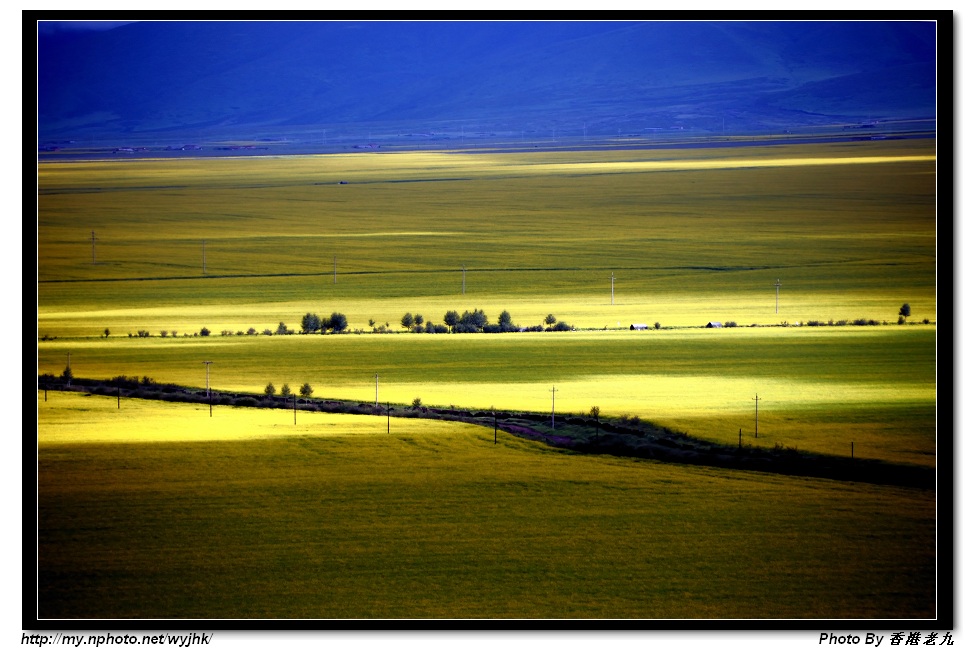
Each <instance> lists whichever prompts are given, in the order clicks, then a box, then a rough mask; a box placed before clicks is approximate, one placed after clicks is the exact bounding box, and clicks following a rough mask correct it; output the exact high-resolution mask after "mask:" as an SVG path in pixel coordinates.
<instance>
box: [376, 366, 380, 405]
mask: <svg viewBox="0 0 975 650" xmlns="http://www.w3.org/2000/svg"><path fill="white" fill-rule="evenodd" d="M376 407H377V408H378V407H379V373H378V372H377V373H376Z"/></svg>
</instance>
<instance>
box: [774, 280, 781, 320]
mask: <svg viewBox="0 0 975 650" xmlns="http://www.w3.org/2000/svg"><path fill="white" fill-rule="evenodd" d="M781 286H782V283H781V282H779V279H778V278H776V279H775V313H776V314H777V313H779V287H781Z"/></svg>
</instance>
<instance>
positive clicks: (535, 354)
mask: <svg viewBox="0 0 975 650" xmlns="http://www.w3.org/2000/svg"><path fill="white" fill-rule="evenodd" d="M935 179H936V156H935V149H934V142H933V141H924V140H917V141H907V140H905V141H893V140H891V141H878V142H856V143H853V142H850V143H832V144H818V145H806V146H797V145H789V146H756V147H742V148H715V149H672V150H664V149H657V150H646V151H558V152H541V151H540V152H531V153H504V152H473V153H470V152H464V153H456V152H454V153H446V152H444V153H437V152H423V153H391V154H386V153H382V154H380V153H362V154H352V155H323V156H266V157H264V156H262V157H250V158H209V159H198V160H194V159H170V160H151V159H148V160H138V159H128V160H121V159H120V160H112V161H76V162H61V163H44V164H42V165H40V166H39V168H38V223H37V229H38V247H37V254H38V284H37V316H38V323H37V327H38V342H37V363H38V373H48V374H52V375H55V376H57V375H60V374H61V373H62V371H64V369H65V367H66V365H68V364H69V363H70V367H71V370H72V373H73V374H74V375H75V376H77V377H92V378H110V377H114V376H117V375H127V376H136V377H150V378H152V379H153V380H154V381H156V382H161V383H176V384H181V385H185V386H194V387H198V388H202V387H203V386H205V382H206V381H207V377H208V375H207V369H209V382H210V385H211V387H212V388H213V390H215V391H218V392H224V393H234V392H253V393H260V392H261V391H262V390H263V389H264V387H265V385H266V384H268V383H273V384H274V385H275V386H276V387H278V388H280V387H281V385H282V384H284V383H288V384H289V385H290V387H291V389H292V390H293V391H297V389H298V387H299V386H301V384H303V383H305V382H307V383H309V384H310V385H312V386H313V387H314V395H315V397H334V398H338V399H352V400H359V401H362V402H364V403H372V402H373V401H374V400H376V401H380V402H387V401H388V402H392V403H393V404H409V403H411V402H412V401H413V400H414V399H416V398H420V399H421V400H422V403H423V404H424V405H430V406H436V405H443V406H448V405H453V406H458V407H463V408H472V409H477V408H480V409H485V408H490V407H492V406H494V407H497V408H499V409H509V410H528V411H535V412H542V413H547V412H549V410H550V409H554V410H556V411H557V412H559V413H572V414H582V413H588V412H589V410H590V409H591V408H592V407H593V406H598V407H599V408H600V411H601V413H602V414H603V415H604V417H607V418H611V417H620V416H623V415H628V416H638V417H640V418H641V419H642V420H646V421H652V422H656V423H658V424H661V425H664V426H667V427H671V428H673V429H676V430H679V431H684V432H687V433H688V434H690V435H692V436H696V437H700V438H704V439H708V440H713V441H717V442H722V443H726V444H735V443H737V441H738V439H739V432H740V431H741V432H742V434H743V437H744V440H745V442H746V444H751V445H758V446H764V447H772V446H784V447H787V448H797V449H799V450H803V451H814V452H818V453H825V454H833V455H838V456H844V457H849V455H850V453H851V445H854V444H855V449H856V455H857V457H858V458H870V459H877V460H884V461H890V462H896V463H908V464H917V465H924V466H928V467H932V466H937V461H938V458H937V455H936V451H937V450H939V449H943V444H942V445H939V430H938V423H939V422H938V417H937V415H938V413H937V404H938V402H937V374H936V371H937V271H938V269H937V236H936V235H937V217H938V215H937V211H936V204H937V202H936V198H937V197H936V192H935ZM776 285H778V286H776ZM904 304H909V305H910V315H909V316H907V318H906V322H904V323H903V324H898V315H899V310H900V309H901V307H902V305H904ZM474 309H483V310H484V311H485V313H486V314H487V315H488V317H489V318H490V319H491V320H492V321H494V320H495V319H497V318H498V316H499V314H500V313H501V312H502V311H508V312H509V313H510V315H511V317H512V320H513V322H514V323H515V324H517V325H520V326H522V327H530V326H537V325H541V324H542V323H543V320H544V319H545V317H546V316H547V315H549V314H552V315H554V316H555V317H556V318H557V319H558V320H560V321H564V322H566V323H568V324H571V325H572V326H573V327H574V331H568V332H521V333H507V334H414V333H407V332H406V331H405V329H404V328H402V327H401V326H400V319H401V317H402V316H403V315H404V314H405V313H410V314H422V315H423V316H424V318H425V320H427V321H430V322H434V323H441V322H443V318H444V315H445V313H446V312H447V311H448V310H456V311H458V312H463V311H465V310H474ZM333 312H338V313H341V314H344V315H345V316H346V317H347V319H348V331H347V332H346V333H343V334H328V335H321V334H309V335H302V334H291V335H279V334H273V333H272V334H271V335H267V334H264V332H265V331H268V332H274V331H276V330H277V329H278V328H279V326H280V325H282V324H283V325H284V326H285V327H286V328H287V329H292V330H299V323H300V320H301V318H302V316H303V315H305V314H306V313H316V314H319V315H322V316H326V317H327V316H328V315H329V314H331V313H333ZM709 322H717V323H721V324H722V325H723V327H722V328H720V329H706V328H704V325H705V324H706V323H709ZM854 322H865V323H871V324H868V325H854V324H853V323H854ZM633 324H646V325H648V327H649V329H647V330H631V329H630V326H631V325H633ZM658 325H659V328H658ZM204 328H206V330H207V331H208V332H209V335H208V336H203V335H201V330H203V329H204ZM377 330H381V331H382V330H384V331H386V332H388V333H377ZM140 332H141V333H142V335H141V336H140ZM204 361H210V362H212V363H211V364H209V367H207V366H205V365H204V363H203V362H204ZM377 376H378V377H377ZM754 398H758V399H757V400H756V399H754ZM756 404H757V415H756ZM121 407H122V408H121V409H119V408H117V405H116V401H115V400H114V399H110V398H100V397H95V396H91V397H83V396H81V395H79V394H75V393H60V392H57V391H51V395H50V399H49V401H44V398H43V396H42V393H41V392H40V391H39V392H38V411H37V417H38V472H39V480H38V490H39V492H38V496H39V510H38V517H39V520H38V522H39V533H38V534H39V536H38V539H39V553H38V559H39V579H40V584H39V612H40V613H41V614H42V615H46V616H51V617H68V618H88V617H92V618H103V617H109V618H111V617H116V616H117V617H136V618H140V617H161V618H170V617H204V618H209V617H225V616H230V617H236V616H240V617H245V618H250V617H256V618H292V617H293V618H321V617H324V618H356V619H362V618H365V619H369V618H465V617H472V618H481V617H484V618H607V617H608V618H691V619H693V618H819V617H825V618H873V617H877V618H926V617H930V616H931V615H933V614H934V612H935V610H936V609H937V607H938V603H936V599H935V593H934V591H935V575H934V574H935V565H936V536H935V528H936V524H937V520H936V513H935V503H936V493H935V491H932V490H908V489H900V488H890V487H880V486H869V485H865V484H845V483H838V482H831V481H824V480H813V479H799V478H789V477H783V476H772V475H765V474H760V473H750V472H732V471H727V470H717V469H706V468H700V467H697V468H695V467H686V466H679V465H667V464H663V463H655V462H652V461H638V460H632V459H623V458H611V457H601V456H579V455H574V454H570V453H566V452H564V451H559V450H555V449H551V448H547V447H545V446H543V445H540V444H536V443H532V442H528V441H524V440H519V439H517V438H514V437H512V436H508V435H505V436H502V437H501V438H499V444H498V445H497V446H495V445H494V444H493V436H492V432H491V431H489V430H481V429H479V428H477V427H473V426H469V425H461V424H456V423H454V424H447V423H436V422H431V421H427V420H409V421H407V420H401V421H400V422H399V424H400V426H401V427H408V428H406V429H402V428H401V429H399V430H398V431H397V430H396V425H397V421H396V419H395V418H394V419H393V422H392V426H393V429H394V431H393V433H392V434H390V435H387V434H386V429H385V427H386V420H385V418H375V417H367V416H338V415H325V414H320V413H315V414H310V413H299V414H298V423H297V424H293V423H292V419H291V418H292V413H290V412H288V411H266V412H265V411H260V410H255V409H237V408H233V407H225V406H218V407H215V408H214V411H213V417H210V416H209V413H208V410H207V409H206V408H205V407H203V406H194V405H186V404H180V405H175V404H162V403H159V404H153V403H146V402H140V401H139V400H123V401H122V404H121ZM756 429H757V436H756ZM943 435H944V434H943V432H942V436H943ZM942 442H943V441H942ZM91 522H95V523H94V524H92V523H91ZM186 575H194V576H197V577H196V578H194V579H193V580H191V581H189V582H186V580H185V576H186ZM137 576H142V578H141V580H140V579H137ZM92 594H94V596H93V595H92Z"/></svg>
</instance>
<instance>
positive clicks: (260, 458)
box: [38, 393, 935, 619]
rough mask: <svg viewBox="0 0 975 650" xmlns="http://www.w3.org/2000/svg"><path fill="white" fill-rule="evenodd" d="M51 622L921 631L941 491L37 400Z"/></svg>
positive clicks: (381, 425)
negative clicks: (835, 622)
mask: <svg viewBox="0 0 975 650" xmlns="http://www.w3.org/2000/svg"><path fill="white" fill-rule="evenodd" d="M38 418H39V423H40V424H41V427H40V433H39V447H38V470H39V481H38V491H39V507H38V521H39V533H38V535H39V537H38V539H39V553H38V556H39V561H40V573H39V579H40V591H39V596H40V598H39V603H40V610H39V615H40V617H42V618H45V617H54V618H60V617H65V618H96V619H97V618H104V617H109V618H137V619H138V618H155V617H159V618H204V619H215V618H269V619H279V618H298V619H300V618H352V619H370V618H410V619H414V618H433V619H438V618H475V619H477V618H553V619H562V618H582V619H586V618H609V619H617V618H619V619H639V618H647V619H698V618H717V619H729V618H742V619H776V618H789V619H792V618H795V619H814V618H843V619H845V618H865V619H870V618H923V617H929V616H932V615H933V614H934V605H933V603H934V600H933V591H934V566H935V554H934V547H933V537H934V525H935V517H934V499H933V493H932V492H931V491H928V490H910V489H901V488H891V487H878V486H868V485H858V484H847V483H843V482H838V481H824V480H817V479H801V478H787V477H781V476H774V475H763V474H754V473H751V472H731V471H722V470H713V469H703V468H692V467H682V466H675V465H667V464H661V463H655V462H652V461H637V460H629V459H621V458H612V457H598V456H580V455H573V454H569V453H565V452H560V451H558V450H555V449H551V448H548V447H545V446H543V445H539V444H537V443H532V442H528V441H525V440H521V439H518V438H514V437H511V436H508V435H503V436H501V437H500V438H499V442H498V444H497V445H495V444H493V433H492V431H491V430H490V429H483V428H479V427H475V426H472V425H461V424H454V423H436V422H431V421H427V420H398V419H396V418H394V419H393V421H392V425H391V431H392V433H391V434H390V435H387V434H386V429H385V420H384V419H380V418H372V417H367V416H348V415H326V414H321V413H301V414H299V422H298V425H293V424H292V422H291V419H290V414H282V413H281V412H274V411H263V412H262V411H257V412H255V411H254V410H253V409H230V408H228V409H225V410H223V411H221V412H220V413H219V415H218V414H216V413H215V414H214V417H213V418H210V417H208V412H207V409H206V408H205V407H202V406H191V405H185V404H180V405H174V404H162V403H154V402H144V401H140V400H123V402H122V408H121V410H119V409H118V408H117V405H116V401H115V400H114V399H111V398H107V397H97V396H91V397H82V396H81V395H79V394H76V393H51V394H50V395H49V398H48V401H47V402H44V401H43V398H42V397H41V396H40V395H39V401H38Z"/></svg>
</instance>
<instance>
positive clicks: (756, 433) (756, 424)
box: [752, 393, 761, 438]
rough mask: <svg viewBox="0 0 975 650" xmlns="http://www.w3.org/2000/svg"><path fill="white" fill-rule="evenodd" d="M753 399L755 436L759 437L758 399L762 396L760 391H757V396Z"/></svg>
mask: <svg viewBox="0 0 975 650" xmlns="http://www.w3.org/2000/svg"><path fill="white" fill-rule="evenodd" d="M752 399H754V400H755V437H756V438H757V437H758V400H760V399H761V398H760V397H759V396H758V393H755V397H753V398H752Z"/></svg>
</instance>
